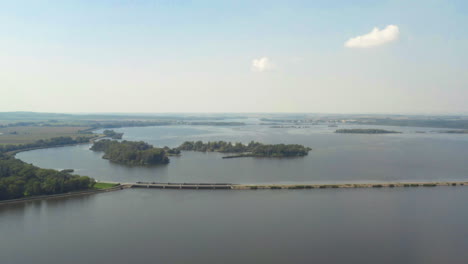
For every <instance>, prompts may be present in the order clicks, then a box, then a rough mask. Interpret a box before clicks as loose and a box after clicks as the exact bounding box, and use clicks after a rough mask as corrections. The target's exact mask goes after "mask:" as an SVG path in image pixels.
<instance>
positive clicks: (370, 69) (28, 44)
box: [0, 0, 468, 114]
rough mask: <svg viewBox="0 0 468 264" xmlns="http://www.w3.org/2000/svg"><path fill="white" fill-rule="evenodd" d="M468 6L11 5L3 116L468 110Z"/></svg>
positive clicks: (3, 15)
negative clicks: (32, 113) (16, 113)
mask: <svg viewBox="0 0 468 264" xmlns="http://www.w3.org/2000/svg"><path fill="white" fill-rule="evenodd" d="M467 98H468V1H465V0H458V1H455V0H454V1H450V0H447V1H442V0H424V1H420V0H414V1H413V0H401V1H400V0H398V1H390V0H389V1H374V0H356V1H347V0H346V1H345V0H342V1H331V0H318V1H294V0H289V1H275V0H269V1H262V0H258V1H242V0H237V1H220V0H217V1H195V0H192V1H189V0H172V1H171V0H153V1H151V0H100V1H91V0H79V1H78V0H60V1H38V0H29V1H25V0H11V1H9V0H0V111H36V112H66V113H73V112H126V113H130V112H138V113H143V112H148V113H173V112H204V113H212V112H238V113H240V112H302V113H304V112H309V113H388V114H404V113H413V114H468V100H467Z"/></svg>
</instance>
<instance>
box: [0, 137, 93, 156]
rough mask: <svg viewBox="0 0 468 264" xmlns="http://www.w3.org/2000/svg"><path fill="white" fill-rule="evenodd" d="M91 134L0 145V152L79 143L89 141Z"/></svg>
mask: <svg viewBox="0 0 468 264" xmlns="http://www.w3.org/2000/svg"><path fill="white" fill-rule="evenodd" d="M91 138H92V136H80V137H76V138H72V137H55V138H50V139H45V140H43V139H40V140H37V141H36V142H34V143H27V144H21V145H3V146H2V145H0V152H10V151H19V150H25V149H34V148H46V147H58V146H64V145H72V144H80V143H86V142H89V140H90V139H91Z"/></svg>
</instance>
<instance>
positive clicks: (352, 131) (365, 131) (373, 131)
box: [335, 128, 401, 134]
mask: <svg viewBox="0 0 468 264" xmlns="http://www.w3.org/2000/svg"><path fill="white" fill-rule="evenodd" d="M335 133H342V134H398V133H401V132H398V131H392V130H384V129H376V128H369V129H363V128H351V129H337V130H336V131H335Z"/></svg>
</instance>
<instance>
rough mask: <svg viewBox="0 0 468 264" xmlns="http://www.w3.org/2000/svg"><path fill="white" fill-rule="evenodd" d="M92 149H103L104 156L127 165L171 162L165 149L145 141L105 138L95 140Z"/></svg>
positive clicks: (175, 151)
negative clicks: (119, 140) (120, 140)
mask: <svg viewBox="0 0 468 264" xmlns="http://www.w3.org/2000/svg"><path fill="white" fill-rule="evenodd" d="M91 150H93V151H103V152H104V156H103V157H102V158H104V159H108V160H110V161H112V162H115V163H120V164H125V165H140V166H141V165H143V166H144V165H156V164H167V163H169V158H168V157H167V153H166V150H165V149H163V148H155V147H153V146H152V145H150V144H147V143H145V142H143V141H139V142H132V141H126V140H124V141H122V142H118V141H116V140H109V139H104V140H99V141H97V142H94V144H93V146H92V147H91ZM178 151H179V150H173V151H171V152H174V153H177V152H178Z"/></svg>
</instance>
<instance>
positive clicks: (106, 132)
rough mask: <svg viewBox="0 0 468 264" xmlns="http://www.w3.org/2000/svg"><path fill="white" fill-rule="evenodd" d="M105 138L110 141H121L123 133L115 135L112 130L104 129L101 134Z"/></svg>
mask: <svg viewBox="0 0 468 264" xmlns="http://www.w3.org/2000/svg"><path fill="white" fill-rule="evenodd" d="M102 133H103V134H104V135H105V136H106V137H110V138H112V139H122V136H123V134H124V133H117V132H115V131H114V130H109V129H106V130H104V132H102Z"/></svg>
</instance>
